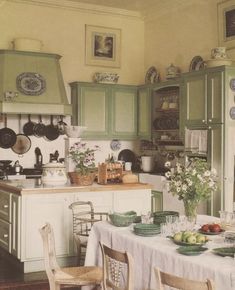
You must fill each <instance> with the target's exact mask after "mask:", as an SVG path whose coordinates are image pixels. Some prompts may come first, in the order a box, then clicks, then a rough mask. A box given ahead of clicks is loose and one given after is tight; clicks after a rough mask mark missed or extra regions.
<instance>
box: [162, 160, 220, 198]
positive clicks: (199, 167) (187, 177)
mask: <svg viewBox="0 0 235 290" xmlns="http://www.w3.org/2000/svg"><path fill="white" fill-rule="evenodd" d="M165 166H166V167H167V168H169V171H167V172H166V173H165V176H166V178H167V180H168V187H169V188H168V189H169V191H170V192H171V193H172V194H173V195H178V199H179V200H183V201H184V202H187V201H188V202H197V203H199V202H200V201H202V200H206V199H208V198H210V196H211V194H212V193H213V192H214V191H215V190H216V189H217V181H216V170H215V169H212V170H210V169H209V165H208V163H207V162H206V161H205V160H203V159H200V158H193V159H192V160H191V161H190V162H189V164H188V165H187V166H184V165H182V164H180V163H177V164H176V167H175V168H170V167H171V163H170V162H166V163H165Z"/></svg>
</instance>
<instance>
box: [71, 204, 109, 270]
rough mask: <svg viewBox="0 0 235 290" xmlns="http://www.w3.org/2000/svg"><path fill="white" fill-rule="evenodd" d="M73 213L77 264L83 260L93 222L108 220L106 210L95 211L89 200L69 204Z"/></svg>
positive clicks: (80, 263) (80, 264) (79, 264)
mask: <svg viewBox="0 0 235 290" xmlns="http://www.w3.org/2000/svg"><path fill="white" fill-rule="evenodd" d="M69 208H70V209H71V210H72V215H73V236H74V240H75V243H76V247H77V265H78V266H82V265H83V264H84V260H85V253H86V247H87V240H88V236H89V234H90V231H91V228H92V226H93V224H94V223H95V222H98V221H102V220H108V213H107V212H95V211H94V206H93V204H92V202H91V201H77V202H74V203H72V204H70V206H69Z"/></svg>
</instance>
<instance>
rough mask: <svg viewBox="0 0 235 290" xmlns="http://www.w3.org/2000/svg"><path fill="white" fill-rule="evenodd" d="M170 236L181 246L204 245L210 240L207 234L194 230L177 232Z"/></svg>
mask: <svg viewBox="0 0 235 290" xmlns="http://www.w3.org/2000/svg"><path fill="white" fill-rule="evenodd" d="M169 238H170V239H171V240H172V241H173V242H174V243H175V244H176V245H179V246H202V245H204V244H206V243H207V242H208V241H209V239H208V237H207V236H206V235H203V234H201V233H198V232H194V231H181V232H177V233H175V234H174V235H173V236H169Z"/></svg>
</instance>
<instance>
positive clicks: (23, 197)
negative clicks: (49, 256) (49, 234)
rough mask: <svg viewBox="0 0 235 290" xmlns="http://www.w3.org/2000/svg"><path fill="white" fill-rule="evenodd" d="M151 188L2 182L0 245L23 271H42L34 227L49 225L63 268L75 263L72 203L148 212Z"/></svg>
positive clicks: (129, 185) (0, 187) (114, 209)
mask: <svg viewBox="0 0 235 290" xmlns="http://www.w3.org/2000/svg"><path fill="white" fill-rule="evenodd" d="M151 188H152V186H151V185H149V184H144V183H136V184H108V185H99V184H96V183H94V184H93V185H91V186H78V185H73V184H70V183H69V182H68V183H67V184H65V185H62V186H45V185H43V184H41V182H40V179H24V180H6V181H0V247H1V249H3V250H4V251H5V252H8V253H9V254H10V257H11V258H12V259H13V260H14V262H15V263H17V264H19V266H20V267H22V270H23V271H24V272H35V271H40V270H44V264H43V246H42V239H41V237H40V234H39V231H38V229H39V228H40V227H42V226H43V225H44V224H45V222H49V223H51V224H52V226H53V228H54V233H55V243H56V253H57V258H58V261H59V263H60V264H61V266H68V265H74V264H75V261H76V251H75V248H76V247H75V245H74V240H73V234H72V212H71V210H70V209H69V205H70V204H71V203H73V202H75V201H78V200H81V201H88V200H89V201H92V203H93V205H94V208H95V211H99V212H100V211H103V212H110V211H128V210H135V211H136V212H137V213H138V214H140V213H141V212H146V211H149V210H151Z"/></svg>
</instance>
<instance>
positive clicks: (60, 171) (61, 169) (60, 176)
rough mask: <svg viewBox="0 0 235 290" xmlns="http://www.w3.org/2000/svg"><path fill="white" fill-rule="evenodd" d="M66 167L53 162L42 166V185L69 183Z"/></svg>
mask: <svg viewBox="0 0 235 290" xmlns="http://www.w3.org/2000/svg"><path fill="white" fill-rule="evenodd" d="M67 180H68V178H67V174H66V170H65V165H64V164H62V163H60V162H57V161H56V160H53V161H52V162H49V163H47V164H45V165H43V166H42V183H43V184H46V185H55V186H56V185H63V184H65V183H66V182H67Z"/></svg>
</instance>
